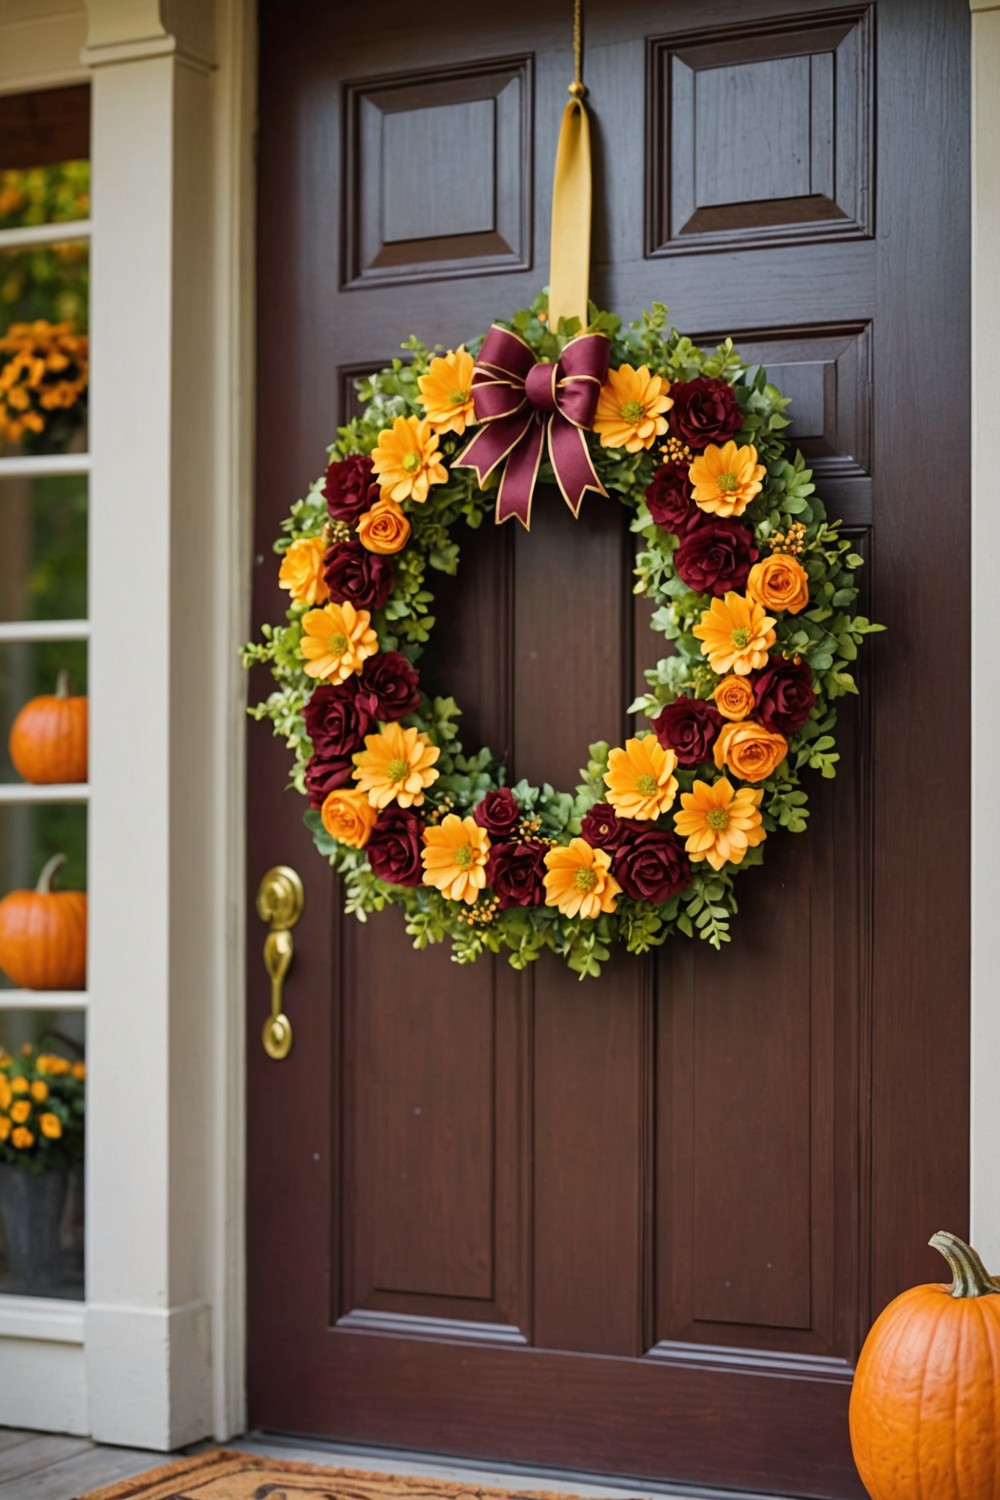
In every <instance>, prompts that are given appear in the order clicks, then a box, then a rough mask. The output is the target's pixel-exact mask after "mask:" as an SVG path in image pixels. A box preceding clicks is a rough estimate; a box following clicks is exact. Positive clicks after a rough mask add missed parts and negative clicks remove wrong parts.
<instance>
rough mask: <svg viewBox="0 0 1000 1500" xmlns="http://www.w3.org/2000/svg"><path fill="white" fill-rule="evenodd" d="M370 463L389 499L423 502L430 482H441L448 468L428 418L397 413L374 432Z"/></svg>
mask: <svg viewBox="0 0 1000 1500" xmlns="http://www.w3.org/2000/svg"><path fill="white" fill-rule="evenodd" d="M372 463H373V464H374V466H375V473H376V475H377V476H378V482H379V488H380V489H381V490H382V493H383V494H384V495H388V496H389V498H390V500H415V501H416V502H417V504H418V505H423V503H424V501H425V500H426V499H427V495H428V491H429V490H430V487H431V485H432V484H444V482H445V480H446V479H447V478H448V470H447V469H446V468H445V466H444V464H443V463H442V462H441V452H440V450H439V448H438V439H437V433H436V432H435V431H434V429H433V427H432V426H431V424H430V422H418V421H417V419H416V417H397V418H396V420H395V421H394V422H393V424H392V426H391V427H387V428H385V429H384V431H382V432H380V433H379V435H378V446H377V447H376V448H373V449H372Z"/></svg>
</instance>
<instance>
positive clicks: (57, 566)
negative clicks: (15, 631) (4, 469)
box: [0, 474, 87, 620]
mask: <svg viewBox="0 0 1000 1500" xmlns="http://www.w3.org/2000/svg"><path fill="white" fill-rule="evenodd" d="M0 536H2V538H3V545H2V546H0V620H84V619H86V618H87V477H86V475H85V474H52V475H46V476H44V477H37V478H36V477H32V478H26V477H21V476H15V477H12V478H5V477H4V476H3V475H0Z"/></svg>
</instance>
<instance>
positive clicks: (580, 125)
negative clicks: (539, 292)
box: [549, 0, 592, 332]
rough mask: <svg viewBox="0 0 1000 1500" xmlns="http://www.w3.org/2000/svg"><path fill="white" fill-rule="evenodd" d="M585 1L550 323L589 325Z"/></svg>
mask: <svg viewBox="0 0 1000 1500" xmlns="http://www.w3.org/2000/svg"><path fill="white" fill-rule="evenodd" d="M581 7H582V0H573V74H574V76H573V82H572V83H571V84H570V86H569V92H570V94H571V95H572V98H571V99H570V102H569V103H568V104H567V106H566V108H565V110H564V111H563V117H562V125H561V126H560V129H559V145H558V147H557V149H556V171H555V179H554V181H553V184H552V246H551V257H550V267H549V326H550V328H551V329H552V331H553V332H555V330H556V329H557V328H558V327H559V319H560V318H579V320H580V328H581V329H584V328H586V326H587V311H588V302H589V295H590V215H591V196H592V188H591V181H592V179H591V167H590V120H589V118H588V115H587V110H586V106H585V105H584V102H583V100H584V96H585V94H586V92H587V89H586V85H585V84H584V82H583V69H582V58H583V22H582V16H581Z"/></svg>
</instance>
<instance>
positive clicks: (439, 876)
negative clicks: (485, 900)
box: [421, 813, 490, 906]
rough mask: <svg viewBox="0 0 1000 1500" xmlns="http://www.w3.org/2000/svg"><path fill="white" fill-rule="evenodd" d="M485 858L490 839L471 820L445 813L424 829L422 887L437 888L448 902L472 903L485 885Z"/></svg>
mask: <svg viewBox="0 0 1000 1500" xmlns="http://www.w3.org/2000/svg"><path fill="white" fill-rule="evenodd" d="M489 857H490V836H489V834H488V833H487V832H486V829H485V828H480V826H479V824H478V823H477V822H476V820H475V818H460V817H459V816H458V814H457V813H449V814H448V816H447V817H446V818H444V819H443V821H442V822H440V823H438V824H431V825H430V826H429V827H427V828H425V829H424V847H423V849H422V851H421V858H422V859H423V862H424V885H433V886H437V888H438V890H439V891H440V892H441V894H442V896H447V898H448V900H449V901H464V902H465V903H466V905H467V906H472V905H473V904H474V903H475V900H476V897H477V896H478V895H479V892H480V891H481V890H482V889H483V887H484V886H485V884H486V861H487V860H488V859H489Z"/></svg>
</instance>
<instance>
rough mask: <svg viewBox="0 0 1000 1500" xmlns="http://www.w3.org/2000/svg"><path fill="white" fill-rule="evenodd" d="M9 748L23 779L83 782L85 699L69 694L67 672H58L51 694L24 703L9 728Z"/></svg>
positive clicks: (85, 775)
mask: <svg viewBox="0 0 1000 1500" xmlns="http://www.w3.org/2000/svg"><path fill="white" fill-rule="evenodd" d="M9 748H10V758H11V761H12V763H13V766H14V769H15V771H16V772H17V773H18V775H19V776H23V777H24V779H25V781H31V782H34V783H36V784H42V783H46V784H48V783H51V782H57V781H58V782H71V781H86V779H87V700H86V698H74V697H73V696H72V689H71V685H70V677H69V673H68V672H60V673H59V677H58V680H57V681H56V690H55V692H54V693H47V694H45V695H44V696H43V697H41V698H32V700H31V702H30V703H26V704H25V705H24V707H23V708H22V709H21V712H20V713H19V714H18V716H17V718H16V719H15V720H14V723H13V726H12V727H11V731H10V740H9Z"/></svg>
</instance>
